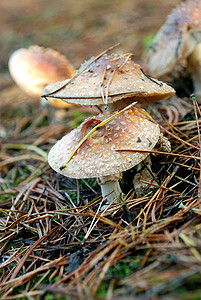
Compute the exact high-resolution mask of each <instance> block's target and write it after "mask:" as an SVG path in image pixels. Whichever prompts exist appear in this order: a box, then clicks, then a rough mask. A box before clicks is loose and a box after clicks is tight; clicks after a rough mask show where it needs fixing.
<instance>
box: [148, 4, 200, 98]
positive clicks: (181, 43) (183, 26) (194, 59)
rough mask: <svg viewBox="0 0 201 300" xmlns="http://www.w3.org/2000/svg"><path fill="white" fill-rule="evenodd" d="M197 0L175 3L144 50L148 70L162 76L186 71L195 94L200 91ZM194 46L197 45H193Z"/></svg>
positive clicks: (154, 74)
mask: <svg viewBox="0 0 201 300" xmlns="http://www.w3.org/2000/svg"><path fill="white" fill-rule="evenodd" d="M200 15H201V1H199V0H190V1H186V2H183V3H181V4H180V5H178V6H177V7H176V8H175V9H174V10H173V11H172V12H171V13H170V14H169V16H168V17H167V19H166V22H165V23H164V24H163V26H162V27H161V28H160V30H159V31H158V33H157V34H156V36H155V38H154V40H153V44H152V46H151V48H150V49H149V51H148V53H147V61H148V70H149V72H150V73H151V74H152V75H153V76H157V77H160V78H162V77H163V76H164V75H172V73H173V71H174V72H175V73H177V74H180V73H181V72H182V73H183V72H184V69H185V68H186V72H187V73H188V72H190V73H191V76H192V79H193V83H194V89H195V93H196V94H200V90H201V87H200V85H201V83H200V80H201V77H200V73H201V70H200V65H201V60H200V59H201V55H200V53H199V52H200V46H198V45H199V43H201V18H200ZM197 47H198V48H197Z"/></svg>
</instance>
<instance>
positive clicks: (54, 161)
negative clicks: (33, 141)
mask: <svg viewBox="0 0 201 300" xmlns="http://www.w3.org/2000/svg"><path fill="white" fill-rule="evenodd" d="M111 115H113V114H112V113H109V112H105V113H104V114H99V115H97V116H95V117H91V118H88V119H86V120H85V121H84V122H83V123H82V124H81V125H80V126H79V127H78V128H77V129H74V130H72V131H71V132H70V133H68V134H67V135H65V136H64V137H63V138H62V139H61V140H59V141H58V142H57V143H56V144H55V145H54V146H53V147H52V149H51V150H50V152H49V155H48V162H49V164H50V166H51V167H52V168H53V169H54V170H55V171H57V172H59V173H60V174H62V175H64V176H67V177H71V178H76V179H80V178H95V177H96V178H98V183H99V184H100V185H101V190H102V196H103V197H106V199H107V202H108V203H111V201H113V200H115V199H118V198H121V193H122V192H121V188H120V185H119V182H118V180H119V179H120V178H121V177H122V172H123V171H126V170H128V169H130V168H132V167H133V166H135V165H137V164H139V163H140V162H141V161H142V160H144V159H145V158H146V157H147V156H148V155H149V154H148V153H142V152H133V150H152V149H153V148H154V146H155V145H156V143H157V141H158V139H159V136H160V129H159V126H158V125H157V124H155V123H153V122H152V121H151V117H150V116H149V115H148V114H147V113H146V112H145V110H143V109H141V108H137V107H132V108H129V109H127V110H125V111H124V112H122V113H121V114H119V115H118V116H115V117H114V118H113V119H112V120H111V121H110V122H108V123H107V124H105V125H104V126H102V127H99V128H98V129H97V130H96V131H95V132H94V133H93V134H91V135H90V136H89V137H88V139H86V141H85V142H84V143H83V144H82V145H81V146H80V147H79V148H78V150H77V152H76V153H75V154H74V156H73V157H72V158H71V160H70V161H69V162H68V164H67V165H66V166H65V168H63V167H62V166H64V165H65V163H66V161H67V160H68V158H69V156H70V155H71V153H72V151H73V150H74V149H75V148H76V147H77V145H78V144H79V142H80V141H81V140H82V139H83V137H85V136H86V134H87V133H89V132H90V130H91V129H92V128H94V127H95V126H97V125H98V124H100V123H101V122H102V121H104V120H105V119H107V118H108V117H110V116H111ZM129 150H131V151H129Z"/></svg>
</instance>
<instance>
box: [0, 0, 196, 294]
mask: <svg viewBox="0 0 201 300" xmlns="http://www.w3.org/2000/svg"><path fill="white" fill-rule="evenodd" d="M178 3H179V1H173V0H169V1H162V0H158V1H155V0H153V1H147V0H146V1H145V0H133V1H131V0H124V1H120V0H114V1H107V0H102V1H97V0H86V1H82V0H76V1H72V0H57V1H53V0H48V1H47V0H44V1H39V0H26V1H25V0H23V1H22V0H20V1H12V0H7V1H1V2H0V28H1V30H0V35H1V39H0V49H1V50H0V51H1V55H0V117H1V124H0V146H1V152H0V169H1V177H0V184H1V190H0V253H1V255H0V291H1V292H0V297H1V298H2V299H47V300H49V299H85V298H88V299H108V300H110V299H114V300H115V299H116V300H119V299H139V300H142V299H201V298H200V295H201V287H200V280H201V254H200V249H201V236H200V228H201V225H200V220H201V200H200V195H201V185H200V163H199V160H200V146H199V145H200V144H199V124H200V121H199V118H200V110H199V106H198V105H197V102H195V101H194V102H193V101H192V100H191V99H189V98H187V97H182V96H181V95H177V96H174V97H172V98H171V99H169V100H165V101H161V102H157V103H154V104H153V105H149V106H148V107H147V108H146V109H147V110H148V111H149V113H150V114H151V115H152V116H153V118H155V120H156V121H157V122H158V123H159V124H160V125H161V126H162V127H161V128H162V131H163V133H164V134H165V136H167V137H168V138H169V140H170V142H171V145H172V152H171V153H170V154H167V153H166V154H163V155H160V156H158V155H157V156H153V157H152V162H153V172H154V174H157V183H156V184H154V185H152V184H151V183H147V190H146V189H145V191H144V192H143V194H142V195H141V196H140V197H137V196H136V192H135V191H134V189H133V183H132V180H133V177H134V174H135V172H136V169H135V168H133V169H131V170H129V171H127V172H125V173H124V176H123V180H122V181H121V185H122V189H123V192H124V193H125V195H126V196H125V199H124V201H123V202H122V203H120V204H113V206H112V210H110V211H106V212H104V211H101V210H100V211H99V212H98V213H96V212H97V210H98V207H99V204H100V203H101V200H102V198H101V193H100V188H99V186H98V185H97V183H96V180H95V179H87V180H79V181H77V180H73V179H70V178H64V177H63V176H61V175H59V174H56V173H55V172H54V171H53V170H52V169H51V168H50V167H49V165H48V163H47V153H48V152H49V150H50V149H51V147H52V146H53V145H54V144H55V143H56V141H57V140H59V139H60V138H61V137H62V136H64V135H65V134H66V133H68V132H69V131H70V130H71V129H72V128H75V127H77V126H78V125H79V124H80V123H81V122H82V121H83V120H84V119H85V118H86V117H89V116H93V115H94V114H97V113H98V111H97V109H96V108H91V107H89V108H88V107H86V108H85V107H79V106H70V107H69V108H68V109H66V110H65V111H62V112H61V111H59V112H58V111H57V112H55V111H53V110H52V109H51V108H50V107H48V106H41V104H40V99H37V98H31V97H30V96H28V95H27V94H25V93H24V92H23V91H21V90H20V89H19V88H18V87H17V86H16V84H15V83H14V81H13V80H12V78H11V76H10V74H9V71H8V60H9V57H10V55H11V54H12V52H14V51H15V50H16V49H18V48H22V47H28V46H30V45H36V44H37V45H40V46H43V47H50V48H53V49H55V50H58V51H60V52H61V53H62V54H64V55H65V56H67V58H68V59H69V60H70V62H71V63H72V64H73V65H74V66H75V68H76V69H78V68H79V66H80V64H81V63H83V62H84V61H85V60H88V59H89V58H90V57H92V56H96V55H98V54H99V53H101V52H102V51H104V50H105V49H107V48H109V47H110V46H112V45H114V44H116V43H120V45H119V46H118V47H117V48H116V50H117V51H118V52H120V53H133V54H134V60H135V61H136V62H137V63H139V64H141V66H143V68H145V69H146V65H145V62H144V61H145V60H144V56H145V54H146V50H147V48H148V46H149V45H150V42H151V40H152V39H153V36H154V35H155V33H156V32H157V30H158V29H159V28H160V26H161V25H162V24H163V22H164V21H165V19H166V17H167V15H168V13H169V12H170V11H171V9H172V8H173V7H174V6H175V5H176V4H178ZM55 119H56V122H55ZM151 187H152V188H151Z"/></svg>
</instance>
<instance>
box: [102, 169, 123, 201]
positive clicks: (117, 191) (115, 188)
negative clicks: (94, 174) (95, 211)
mask: <svg viewBox="0 0 201 300" xmlns="http://www.w3.org/2000/svg"><path fill="white" fill-rule="evenodd" d="M121 178H122V174H121V173H118V174H114V175H108V176H101V177H99V178H98V179H97V181H98V184H99V185H100V186H101V192H102V196H103V197H104V198H105V199H107V203H111V202H112V201H113V200H115V199H116V200H118V199H121V198H122V195H123V192H122V190H121V187H120V184H119V179H121Z"/></svg>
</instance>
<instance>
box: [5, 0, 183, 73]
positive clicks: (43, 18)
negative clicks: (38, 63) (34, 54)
mask: <svg viewBox="0 0 201 300" xmlns="http://www.w3.org/2000/svg"><path fill="white" fill-rule="evenodd" d="M179 2H180V1H178V0H174V1H173V0H167V1H163V0H157V1H156V0H152V1H148V0H124V1H121V0H113V1H108V0H101V1H97V0H86V1H83V0H76V1H73V0H57V1H54V0H43V1H41V0H19V1H14V0H2V1H1V2H0V28H1V33H0V36H1V38H0V49H1V55H0V70H1V71H0V73H1V74H2V73H6V72H8V70H7V62H8V59H9V56H10V55H11V53H12V52H13V51H14V50H16V49H18V48H21V47H28V46H30V45H33V44H38V45H41V46H44V47H51V48H54V49H57V50H59V51H60V52H62V53H63V54H64V55H66V56H67V57H68V58H69V60H70V61H71V62H72V63H73V64H74V65H75V67H76V68H78V67H79V66H80V64H81V63H82V62H83V61H84V60H87V59H89V58H90V57H91V56H94V55H97V54H99V53H100V52H102V51H103V50H105V49H107V48H108V47H110V46H111V45H114V44H116V43H120V45H119V47H118V49H117V50H118V51H119V52H124V53H125V52H131V53H133V54H134V55H135V58H136V61H137V62H139V61H140V62H142V61H141V56H142V53H143V52H144V50H145V48H146V46H147V42H148V41H149V40H150V38H151V37H153V35H154V34H155V33H156V31H157V30H158V29H159V27H160V26H161V25H162V24H163V22H164V20H165V18H166V16H167V15H168V13H169V12H170V10H171V9H172V8H173V7H175V5H176V4H178V3H179Z"/></svg>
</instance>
